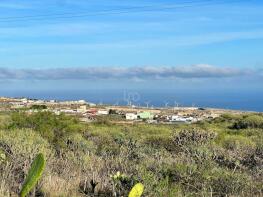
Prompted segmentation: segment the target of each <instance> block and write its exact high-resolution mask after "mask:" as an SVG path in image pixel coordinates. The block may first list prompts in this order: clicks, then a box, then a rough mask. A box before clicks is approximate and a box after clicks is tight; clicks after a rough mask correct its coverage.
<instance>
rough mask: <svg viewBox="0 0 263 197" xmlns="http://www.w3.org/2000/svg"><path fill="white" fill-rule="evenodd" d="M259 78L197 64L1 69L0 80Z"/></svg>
mask: <svg viewBox="0 0 263 197" xmlns="http://www.w3.org/2000/svg"><path fill="white" fill-rule="evenodd" d="M251 75H252V76H253V75H257V71H256V70H251V69H237V68H230V67H228V68H227V67H217V66H211V65H202V64H201V65H194V66H180V67H153V66H146V67H86V68H57V69H6V68H0V79H3V80H4V79H7V80H13V79H14V80H93V79H98V80H109V79H115V80H116V79H117V80H119V79H124V80H125V79H128V80H134V79H136V80H137V81H139V80H165V79H169V80H172V79H208V78H231V77H242V76H251Z"/></svg>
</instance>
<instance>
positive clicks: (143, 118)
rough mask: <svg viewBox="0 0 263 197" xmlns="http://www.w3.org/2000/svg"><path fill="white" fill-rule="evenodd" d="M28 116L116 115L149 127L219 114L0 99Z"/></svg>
mask: <svg viewBox="0 0 263 197" xmlns="http://www.w3.org/2000/svg"><path fill="white" fill-rule="evenodd" d="M21 109H24V110H25V111H27V112H28V113H34V112H38V111H51V112H53V113H55V114H57V115H60V114H61V113H65V114H69V115H77V116H79V117H80V119H81V120H82V121H85V122H91V121H95V120H96V119H97V117H99V116H105V117H107V116H109V117H110V116H113V115H114V116H118V117H119V119H118V120H113V121H115V122H129V123H130V122H147V123H151V124H158V123H163V124H173V123H194V122H197V121H200V120H204V119H209V118H210V119H212V118H215V117H218V116H219V115H220V114H222V111H220V110H208V109H203V108H193V107H189V108H180V107H177V108H154V109H153V108H151V109H150V108H146V107H136V106H101V105H96V104H94V103H90V102H87V101H85V100H77V101H57V100H39V99H28V98H6V97H0V110H2V111H3V110H6V111H7V110H10V111H12V110H21Z"/></svg>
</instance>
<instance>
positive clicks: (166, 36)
mask: <svg viewBox="0 0 263 197" xmlns="http://www.w3.org/2000/svg"><path fill="white" fill-rule="evenodd" d="M167 7H169V8H173V9H166V8H167ZM109 10H112V11H109ZM113 10H115V11H113ZM138 10H144V11H138ZM145 10H151V11H145ZM262 10H263V2H262V1H260V0H251V1H247V0H243V1H242V0H239V1H238V0H228V1H227V0H195V1H193V0H192V1H191V0H180V1H177V0H173V1H172V0H162V1H160V0H133V1H127V0H89V1H86V0H64V1H63V0H56V1H54V0H52V1H51V0H45V1H40V0H23V1H21V0H19V1H18V0H1V1H0V81H1V85H0V87H1V88H2V89H14V90H16V89H31V88H32V89H49V88H51V89H52V88H59V89H67V88H73V89H74V88H76V87H77V88H79V89H82V88H94V87H95V88H127V87H132V88H138V87H143V88H154V87H156V88H163V87H164V86H165V87H169V85H172V86H171V87H173V88H181V87H182V86H184V87H188V88H189V89H196V88H198V87H201V86H202V87H203V88H204V89H205V88H207V89H209V88H210V89H211V88H214V87H216V88H220V89H224V88H230V89H231V88H232V89H242V88H254V89H260V88H261V84H262V82H263V80H262V77H263V74H262V73H263V71H262V69H263V59H262V51H263V50H262V49H263V47H262V46H263V12H262ZM121 11H122V12H125V13H119V12H121ZM109 12H111V14H109ZM39 73H41V76H39V75H40V74H39ZM131 73H132V74H131ZM120 82H121V83H120ZM131 82H132V83H131ZM31 84H34V86H33V87H32V85H31Z"/></svg>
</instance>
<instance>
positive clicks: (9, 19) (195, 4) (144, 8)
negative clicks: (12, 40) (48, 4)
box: [0, 0, 240, 22]
mask: <svg viewBox="0 0 263 197" xmlns="http://www.w3.org/2000/svg"><path fill="white" fill-rule="evenodd" d="M236 2H240V0H232V1H230V0H228V1H225V0H222V1H216V0H206V1H204V0H200V1H187V2H184V3H181V4H168V5H167V4H160V5H161V6H160V5H151V6H137V7H129V8H122V9H109V10H103V11H97V12H93V13H82V14H79V13H73V12H71V13H60V14H43V15H30V16H20V17H4V18H0V22H17V21H41V20H49V19H71V18H85V17H88V16H102V15H116V14H126V13H138V12H152V11H163V10H173V9H175V10H176V9H181V8H191V7H198V6H209V5H215V4H216V5H220V4H229V3H236Z"/></svg>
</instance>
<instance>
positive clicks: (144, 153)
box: [0, 112, 263, 197]
mask: <svg viewBox="0 0 263 197" xmlns="http://www.w3.org/2000/svg"><path fill="white" fill-rule="evenodd" d="M40 152H41V153H43V154H44V155H45V159H46V163H47V166H46V168H45V171H44V174H43V176H42V178H41V181H40V182H39V183H38V185H37V188H36V189H35V191H34V193H32V194H31V196H50V197H62V196H63V197H74V196H75V197H79V196H127V194H128V192H129V190H130V189H131V187H132V186H133V185H134V184H135V183H138V182H140V183H142V184H143V185H144V186H145V191H144V194H143V196H153V197H154V196H156V197H160V196H167V197H168V196H171V197H174V196H262V195H263V186H262V185H263V115H262V114H256V113H255V114H243V115H232V114H224V115H222V116H221V117H219V118H216V119H214V120H210V121H203V122H199V123H196V124H192V125H150V124H133V125H117V124H112V123H110V122H109V121H108V120H103V119H100V120H99V121H97V122H94V123H89V124H85V123H81V122H79V120H78V119H77V118H76V117H71V116H66V115H63V114H62V115H59V116H57V115H54V114H52V113H49V112H39V113H35V114H32V115H27V114H25V113H24V112H14V113H2V114H0V196H3V197H8V196H17V195H18V193H19V190H20V188H21V185H22V183H23V181H24V179H25V176H26V173H27V171H28V169H29V168H30V164H31V162H32V160H33V159H34V157H35V155H36V154H38V153H40ZM114 175H115V176H114Z"/></svg>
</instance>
